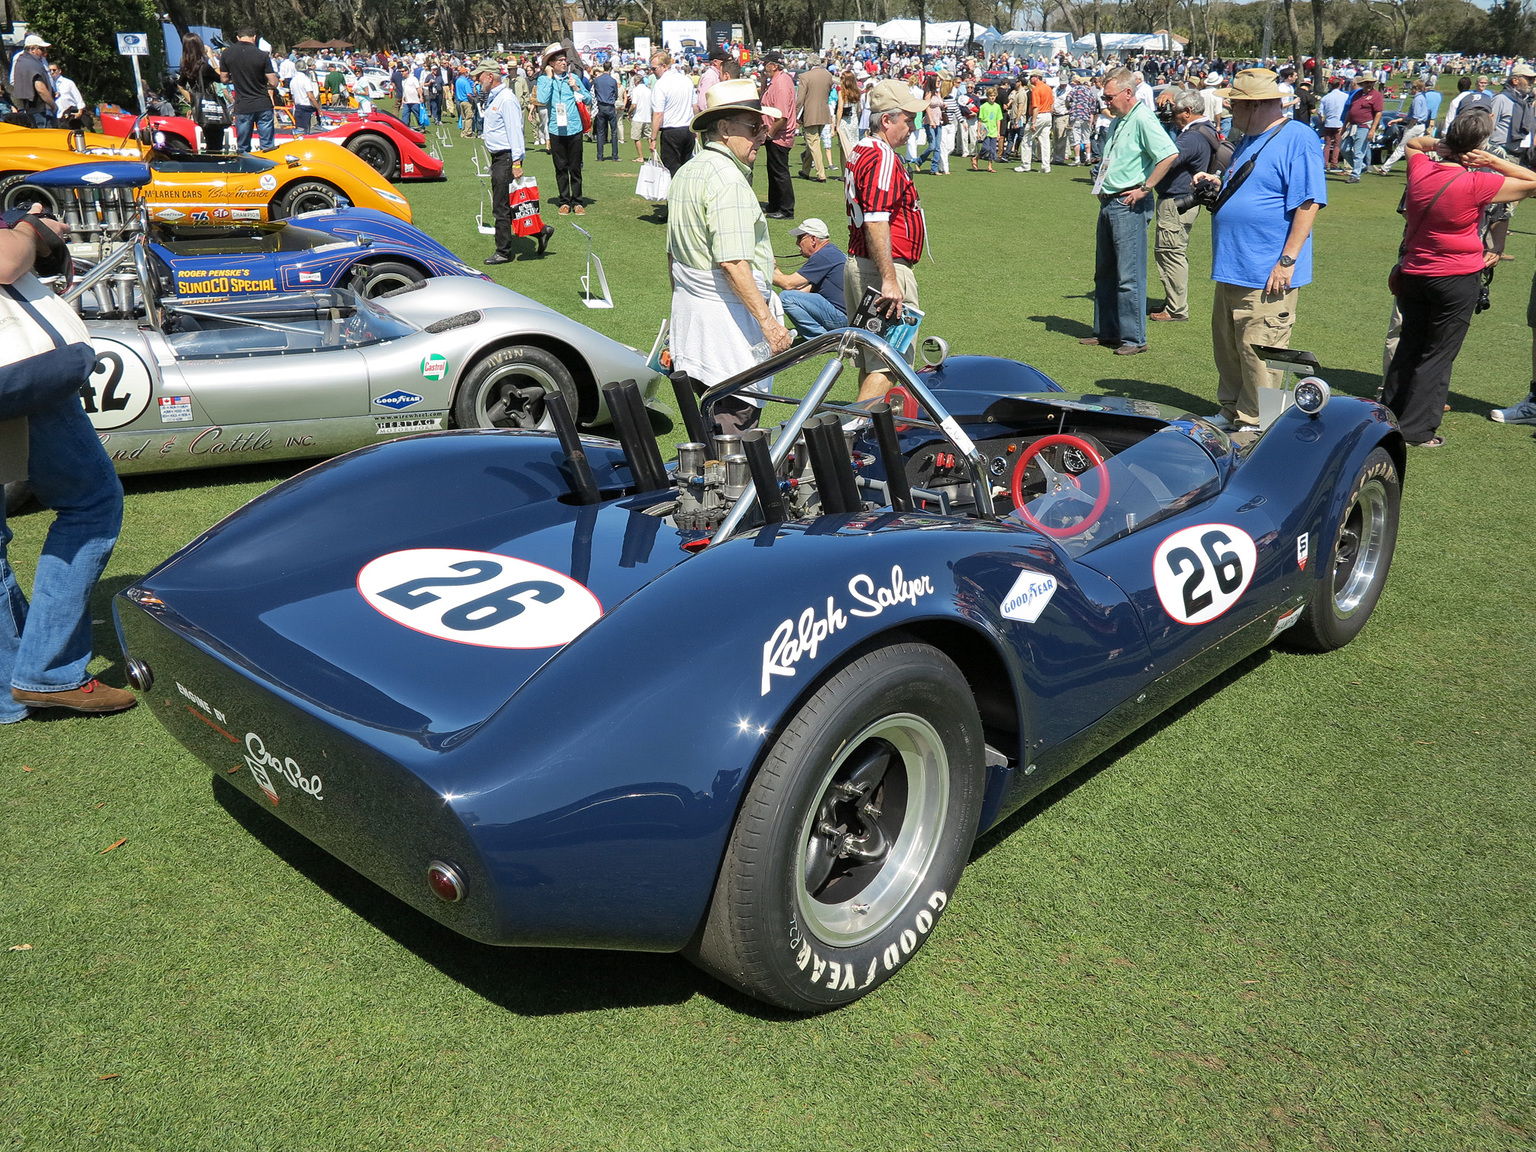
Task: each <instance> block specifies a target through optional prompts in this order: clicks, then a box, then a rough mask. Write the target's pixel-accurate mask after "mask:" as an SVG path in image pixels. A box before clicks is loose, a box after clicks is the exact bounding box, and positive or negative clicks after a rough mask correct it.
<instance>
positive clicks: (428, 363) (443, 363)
mask: <svg viewBox="0 0 1536 1152" xmlns="http://www.w3.org/2000/svg"><path fill="white" fill-rule="evenodd" d="M421 374H422V376H423V377H424V378H425V379H427V380H441V379H442V378H443V377H444V376H446V375H448V357H446V356H438V355H437V354H435V353H434V354H433V355H431V356H426V357H423V359H422V361H421Z"/></svg>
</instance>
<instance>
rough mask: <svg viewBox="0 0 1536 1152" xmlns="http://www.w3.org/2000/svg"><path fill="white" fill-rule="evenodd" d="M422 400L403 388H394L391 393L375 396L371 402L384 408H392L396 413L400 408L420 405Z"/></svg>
mask: <svg viewBox="0 0 1536 1152" xmlns="http://www.w3.org/2000/svg"><path fill="white" fill-rule="evenodd" d="M421 400H422V398H421V397H420V396H418V395H416V393H414V392H407V391H406V390H405V389H404V388H396V389H395V390H394V391H393V392H386V393H385V394H384V395H383V396H375V397H374V398H373V402H374V403H375V404H380V405H382V406H384V407H385V408H393V409H394V410H395V411H396V412H398V411H400V409H402V408H409V407H411V405H413V404H420V403H421Z"/></svg>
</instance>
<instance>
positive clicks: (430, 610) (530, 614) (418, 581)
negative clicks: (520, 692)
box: [357, 548, 603, 648]
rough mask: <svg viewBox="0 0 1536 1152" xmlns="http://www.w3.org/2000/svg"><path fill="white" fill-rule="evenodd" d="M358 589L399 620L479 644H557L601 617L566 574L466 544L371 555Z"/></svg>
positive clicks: (596, 606)
mask: <svg viewBox="0 0 1536 1152" xmlns="http://www.w3.org/2000/svg"><path fill="white" fill-rule="evenodd" d="M357 590H358V592H360V593H361V594H362V597H363V599H364V600H366V601H368V603H369V605H371V606H372V607H373V608H374V609H375V610H377V611H378V612H380V613H382V614H383V615H385V616H387V617H389V618H390V619H391V620H393V621H394V622H395V623H396V624H403V625H404V626H405V627H407V628H410V629H412V630H413V631H416V632H421V633H423V634H425V635H427V636H435V637H436V638H437V639H439V640H448V641H451V642H453V643H455V644H474V645H478V646H479V647H482V648H558V647H560V646H561V645H563V644H569V643H570V642H571V641H572V640H574V639H576V637H578V636H580V635H581V634H582V633H583V632H585V631H586V630H587V629H588V628H590V627H591V626H592V625H593V624H595V623H597V621H598V620H600V619H601V618H602V615H603V606H602V604H601V603H599V602H598V599H597V597H596V596H594V595H592V592H591V590H590V589H588V588H587V587H586V586H585V585H583V584H580V583H578V582H577V581H575V580H572V579H571V578H570V577H569V576H567V575H565V574H564V573H563V572H556V571H555V570H554V569H552V568H545V567H544V566H543V565H542V564H533V563H530V562H529V561H527V560H519V559H518V558H517V557H515V556H502V555H500V554H498V553H495V552H471V551H469V550H467V549H463V548H411V549H408V550H406V551H404V552H391V553H389V554H387V555H385V556H380V557H379V558H378V559H377V560H372V561H370V562H369V563H368V564H366V565H365V566H364V567H363V570H362V571H361V572H359V573H358V574H357Z"/></svg>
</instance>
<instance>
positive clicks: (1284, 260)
mask: <svg viewBox="0 0 1536 1152" xmlns="http://www.w3.org/2000/svg"><path fill="white" fill-rule="evenodd" d="M1294 263H1296V259H1295V257H1293V256H1287V255H1285V254H1284V253H1281V255H1280V267H1282V268H1289V267H1290V266H1291V265H1292V264H1294Z"/></svg>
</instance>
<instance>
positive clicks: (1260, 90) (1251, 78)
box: [1216, 68, 1285, 100]
mask: <svg viewBox="0 0 1536 1152" xmlns="http://www.w3.org/2000/svg"><path fill="white" fill-rule="evenodd" d="M1216 94H1217V95H1218V96H1222V97H1225V98H1226V99H1228V100H1284V99H1285V93H1284V92H1282V91H1280V85H1279V84H1278V83H1277V77H1276V76H1275V74H1274V73H1273V72H1271V71H1270V70H1269V69H1268V68H1244V69H1243V70H1242V71H1241V72H1239V73H1238V74H1237V75H1236V76H1234V77H1233V78H1232V87H1230V88H1218V89H1217V90H1216Z"/></svg>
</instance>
